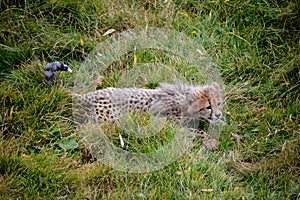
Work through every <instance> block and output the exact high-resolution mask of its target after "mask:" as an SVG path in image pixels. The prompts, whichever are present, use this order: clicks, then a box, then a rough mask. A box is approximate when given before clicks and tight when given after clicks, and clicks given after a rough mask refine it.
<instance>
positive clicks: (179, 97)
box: [74, 82, 223, 126]
mask: <svg viewBox="0 0 300 200" xmlns="http://www.w3.org/2000/svg"><path fill="white" fill-rule="evenodd" d="M74 100H75V102H77V105H81V107H84V108H85V110H86V111H87V110H88V112H87V113H88V115H89V116H92V117H93V119H95V120H97V121H99V122H100V123H103V122H105V121H117V120H118V118H119V117H120V116H121V115H124V114H127V113H129V112H132V111H134V110H137V111H143V112H147V111H148V112H150V114H153V115H158V116H163V117H167V118H169V119H171V120H175V121H177V122H179V123H180V124H181V125H183V126H191V123H195V121H194V120H199V119H204V120H206V121H208V122H209V123H215V122H217V121H219V120H220V119H222V105H223V97H222V93H221V89H220V87H219V85H218V83H216V82H213V83H211V84H210V85H205V86H200V85H199V86H192V85H186V84H182V83H176V84H174V85H171V84H167V83H161V84H160V85H159V87H158V88H156V89H141V88H106V89H102V90H97V91H94V92H90V93H86V94H82V95H79V94H75V95H74Z"/></svg>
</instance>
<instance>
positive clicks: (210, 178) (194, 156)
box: [0, 0, 300, 199]
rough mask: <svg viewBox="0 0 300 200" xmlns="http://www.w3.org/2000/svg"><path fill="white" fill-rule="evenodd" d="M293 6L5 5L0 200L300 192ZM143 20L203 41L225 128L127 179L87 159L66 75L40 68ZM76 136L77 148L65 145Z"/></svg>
mask: <svg viewBox="0 0 300 200" xmlns="http://www.w3.org/2000/svg"><path fill="white" fill-rule="evenodd" d="M299 7H300V4H299V2H298V1H292V0H289V1H275V0H269V1H230V0H229V1H196V0H186V1H145V2H139V1H131V0H125V1H121V2H117V1H111V2H109V3H105V1H103V2H102V1H96V2H94V1H92V0H85V1H79V0H68V1H66V0H57V1H50V0H41V1H36V2H31V1H24V2H23V1H22V2H19V1H16V0H15V1H7V0H4V1H1V3H0V41H1V44H0V64H1V65H0V73H1V77H0V81H1V82H0V85H1V87H0V110H1V115H0V116H1V117H0V137H1V140H0V197H1V199H16V198H20V199H31V198H32V199H45V198H49V199H52V198H53V199H54V198H66V199H83V198H88V199H100V198H104V199H105V198H111V199H120V198H121V199H130V198H133V197H134V198H135V199H139V198H141V199H143V198H144V199H298V198H299V197H300V196H299V195H300V188H299V185H300V181H299V180H300V177H299V171H300V167H299V166H300V159H299V158H300V155H299V148H300V145H299V144H300V137H299V136H300V135H299V134H300V131H299V130H300V127H299V123H300V121H299V113H300V103H299V102H300V96H299V94H300V90H299V88H300V82H299V80H300V72H299V63H300V56H299V55H300V51H299V49H300V48H299V35H300V29H299V27H300V17H299V11H298V8H299ZM145 26H156V27H163V28H170V29H174V30H176V31H181V32H184V33H185V34H186V35H188V36H189V37H191V38H193V39H195V40H197V41H198V42H199V43H201V44H202V45H203V46H204V48H205V49H206V51H207V52H208V54H209V55H210V57H211V59H212V60H213V61H214V62H215V63H216V64H217V66H218V69H219V70H220V72H221V75H222V78H223V81H224V83H225V84H226V90H225V95H226V110H225V113H226V121H227V125H226V126H225V127H224V128H223V130H222V135H221V136H220V145H219V148H218V149H217V150H215V151H211V152H205V151H203V148H202V146H201V141H195V146H194V147H193V148H192V149H191V150H190V151H188V152H185V153H184V155H183V156H182V157H180V158H179V159H178V160H176V162H174V163H172V164H170V165H168V166H166V167H164V168H163V169H161V170H158V171H155V172H153V173H144V174H134V173H133V174H130V173H129V174H128V173H125V172H121V171H117V170H114V169H113V168H111V167H110V166H107V165H104V164H101V163H100V162H91V161H90V158H89V155H88V154H87V153H86V151H85V149H86V147H85V145H84V143H82V142H81V141H80V135H79V134H78V132H77V131H76V130H77V129H76V127H77V124H76V122H75V121H74V120H73V118H72V99H71V97H70V95H69V92H68V91H67V90H71V89H72V84H73V82H72V80H73V77H72V74H66V73H58V79H59V80H61V82H62V85H63V87H59V86H54V87H48V86H45V85H44V84H42V68H43V66H44V65H45V64H46V63H47V62H51V61H54V60H60V61H63V62H64V63H66V64H69V65H70V66H71V67H72V69H74V70H75V71H77V70H78V68H79V66H80V64H81V63H82V62H83V61H84V58H86V56H87V55H88V54H89V53H90V52H91V51H92V50H93V49H94V48H95V45H96V44H97V43H99V42H101V41H104V40H105V39H107V37H104V36H102V35H103V34H104V33H105V32H106V31H107V30H108V29H111V28H114V29H116V31H117V32H122V31H125V30H127V29H129V28H136V27H145ZM136 55H137V63H144V62H148V61H154V62H157V63H169V64H170V66H172V67H174V68H175V69H176V71H179V72H180V74H181V75H182V74H183V75H184V76H186V77H188V78H189V79H193V80H194V82H196V81H198V80H202V77H200V74H197V73H193V70H192V69H191V68H186V66H185V63H184V62H182V61H180V60H179V61H178V60H176V59H175V60H174V59H173V58H172V57H171V56H170V57H168V55H166V54H165V53H162V52H157V51H148V52H146V53H145V52H142V51H141V52H136ZM133 58H134V55H133V52H130V53H128V55H126V56H124V57H122V59H120V60H119V61H117V62H114V63H113V64H112V65H111V66H110V67H111V68H110V69H109V70H107V71H106V72H105V79H104V81H103V85H101V86H100V87H105V86H114V85H115V84H116V82H117V81H118V80H119V79H120V77H121V75H122V73H124V71H126V70H130V69H131V67H132V66H134V65H135V61H134V59H133ZM189 70H191V71H189ZM193 76H194V77H193ZM199 77H200V78H199ZM162 78H164V77H162ZM169 78H170V77H169ZM153 80H155V77H152V78H150V80H149V86H151V85H152V84H154V85H155V84H156V83H153ZM192 82H193V81H192ZM110 129H113V128H111V127H109V130H110ZM112 133H113V134H112V135H113V137H114V139H115V141H116V142H117V141H118V138H117V137H118V134H117V133H118V132H117V131H112ZM231 133H234V134H238V135H240V137H241V142H240V143H239V144H237V142H236V140H235V139H234V138H232V137H231ZM170 138H172V135H171V136H170V135H169V134H168V130H166V132H165V134H164V131H162V133H161V134H158V135H157V136H156V137H154V138H151V139H149V140H148V139H147V140H143V141H138V140H135V139H132V138H129V137H128V138H126V137H125V138H124V139H126V140H125V142H127V143H128V144H129V145H131V146H129V148H130V149H131V150H139V151H142V152H145V151H146V152H147V151H152V150H153V149H156V148H159V146H160V144H165V143H167V142H168V140H170ZM74 140H75V141H77V143H78V147H76V148H75V147H74V148H70V149H68V148H63V144H65V143H68V142H69V141H74ZM139 196H140V197H139ZM142 196H143V197H142Z"/></svg>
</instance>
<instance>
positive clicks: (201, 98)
mask: <svg viewBox="0 0 300 200" xmlns="http://www.w3.org/2000/svg"><path fill="white" fill-rule="evenodd" d="M186 99H187V101H188V108H187V114H188V115H190V116H191V117H201V118H204V119H205V120H207V121H208V122H209V123H216V122H218V121H219V120H220V119H222V107H223V96H222V93H221V89H220V86H219V84H218V83H216V82H213V83H211V84H210V85H206V86H204V87H198V88H195V89H194V90H192V91H187V92H186Z"/></svg>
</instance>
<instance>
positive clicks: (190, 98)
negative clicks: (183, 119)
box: [185, 91, 195, 104]
mask: <svg viewBox="0 0 300 200" xmlns="http://www.w3.org/2000/svg"><path fill="white" fill-rule="evenodd" d="M185 98H186V100H187V101H188V102H189V103H190V104H191V103H192V102H193V101H194V98H195V97H194V94H193V93H192V92H191V91H187V92H186V93H185Z"/></svg>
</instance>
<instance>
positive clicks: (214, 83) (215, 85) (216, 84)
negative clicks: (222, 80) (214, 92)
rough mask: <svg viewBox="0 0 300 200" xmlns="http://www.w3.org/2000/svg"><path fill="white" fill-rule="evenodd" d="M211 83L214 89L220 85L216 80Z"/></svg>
mask: <svg viewBox="0 0 300 200" xmlns="http://www.w3.org/2000/svg"><path fill="white" fill-rule="evenodd" d="M211 85H212V86H213V87H215V88H216V89H218V90H219V89H220V86H219V84H218V83H217V82H212V83H211Z"/></svg>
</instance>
